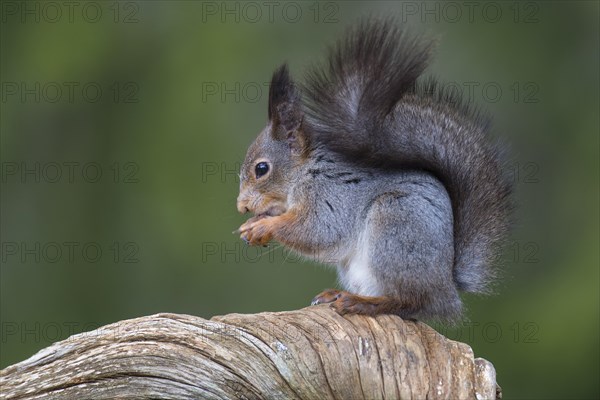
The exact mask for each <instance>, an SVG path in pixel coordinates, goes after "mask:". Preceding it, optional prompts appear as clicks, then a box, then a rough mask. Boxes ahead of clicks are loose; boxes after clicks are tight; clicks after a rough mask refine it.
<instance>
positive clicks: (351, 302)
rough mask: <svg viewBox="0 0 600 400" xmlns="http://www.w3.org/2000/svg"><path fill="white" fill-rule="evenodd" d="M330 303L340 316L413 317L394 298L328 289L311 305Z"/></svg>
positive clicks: (316, 297)
mask: <svg viewBox="0 0 600 400" xmlns="http://www.w3.org/2000/svg"><path fill="white" fill-rule="evenodd" d="M325 303H328V304H329V305H330V307H332V308H333V309H334V310H335V311H336V312H337V313H338V314H340V315H346V314H361V315H370V316H376V315H380V314H394V315H399V316H400V317H402V318H412V317H413V315H412V313H411V312H410V311H408V310H407V307H405V306H403V305H402V304H401V303H400V301H398V300H397V299H394V298H392V297H386V296H379V297H371V296H359V295H357V294H353V293H350V292H346V291H343V290H336V289H328V290H325V291H323V292H321V293H319V294H318V295H317V296H315V298H314V299H313V300H312V302H311V305H313V306H314V305H318V304H325Z"/></svg>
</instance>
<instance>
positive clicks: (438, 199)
mask: <svg viewBox="0 0 600 400" xmlns="http://www.w3.org/2000/svg"><path fill="white" fill-rule="evenodd" d="M432 48H433V41H432V40H429V39H424V38H423V37H422V36H409V35H408V34H407V33H406V31H405V30H404V29H402V28H400V27H398V26H397V25H396V24H395V23H394V21H393V20H392V19H387V20H377V19H366V20H362V21H361V22H360V23H359V24H358V25H357V26H356V27H354V28H351V29H350V30H349V31H348V32H347V35H346V36H345V37H344V38H343V39H342V40H339V41H338V42H337V43H336V45H335V46H333V47H332V48H330V51H329V55H328V58H327V62H326V64H325V65H323V64H313V65H312V66H311V67H309V69H308V72H307V74H306V79H305V82H304V83H302V84H299V85H298V84H295V83H294V81H293V80H292V78H291V77H290V73H289V70H288V67H287V64H283V65H282V66H281V67H279V68H278V69H277V70H276V71H275V72H274V73H273V76H272V79H271V83H270V87H269V101H268V123H267V125H266V127H265V128H264V130H263V131H262V132H261V133H260V134H259V135H258V137H257V138H256V139H255V141H254V142H253V143H252V144H251V146H250V147H249V149H248V151H247V154H246V158H245V161H244V162H243V164H242V166H241V173H240V194H239V196H238V198H237V208H238V210H239V211H240V212H241V213H246V212H252V213H253V214H254V216H253V217H252V218H250V219H249V220H247V221H246V222H245V223H244V224H243V225H242V226H241V227H240V228H239V229H238V231H237V232H238V233H240V235H241V238H242V239H243V240H245V241H246V242H247V243H248V244H250V245H263V246H264V245H266V244H267V243H268V242H270V241H271V240H275V241H278V242H279V243H281V244H283V245H284V246H286V247H288V248H290V249H292V250H293V251H295V252H298V253H300V254H301V255H303V256H306V257H308V258H310V259H314V260H317V261H320V262H323V263H325V264H333V265H335V266H336V268H337V272H338V278H339V283H340V285H341V287H342V288H343V290H337V289H328V290H325V291H323V292H322V293H320V294H319V295H317V296H316V297H315V298H314V299H313V301H312V303H311V304H312V305H317V304H323V303H328V304H329V305H330V306H331V307H333V308H334V309H335V310H336V311H337V312H338V313H339V314H342V315H344V314H365V315H371V316H375V315H379V314H395V315H399V316H400V317H402V318H405V319H432V320H438V321H442V322H444V321H445V322H450V323H453V322H457V321H458V320H459V319H460V318H461V317H462V315H463V306H462V302H461V298H460V296H459V291H465V292H473V293H484V294H486V293H489V292H490V285H491V283H493V281H494V278H495V276H496V275H497V274H496V273H495V271H494V269H493V268H492V264H493V260H494V257H495V256H496V255H497V252H498V251H499V247H500V245H501V244H502V242H503V240H504V239H505V238H506V236H507V233H508V230H509V226H510V222H509V220H510V212H511V209H512V202H511V192H512V185H511V182H510V180H509V179H508V177H507V176H506V174H505V173H504V164H503V163H504V162H503V155H504V151H503V148H502V147H501V146H500V145H499V144H497V143H495V142H492V141H491V139H490V138H489V133H488V132H489V130H490V123H489V117H487V116H485V115H484V114H482V113H481V112H479V111H478V110H477V109H476V108H474V107H472V106H470V105H469V104H467V103H466V102H465V101H463V100H461V98H460V96H458V95H457V94H456V93H452V92H449V91H448V90H445V89H444V88H443V87H442V86H441V85H440V84H439V83H437V81H436V80H434V79H433V78H427V79H419V77H420V76H421V74H422V73H423V71H424V70H425V68H426V67H427V65H428V63H429V60H430V56H431V52H432Z"/></svg>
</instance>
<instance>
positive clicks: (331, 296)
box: [310, 289, 342, 306]
mask: <svg viewBox="0 0 600 400" xmlns="http://www.w3.org/2000/svg"><path fill="white" fill-rule="evenodd" d="M341 296H342V291H341V290H337V289H327V290H324V291H322V292H321V293H319V294H318V295H316V296H315V297H314V298H313V299H312V301H311V302H310V305H311V306H316V305H319V304H326V303H333V302H334V301H336V300H337V299H339V298H340V297H341Z"/></svg>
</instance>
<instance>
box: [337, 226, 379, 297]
mask: <svg viewBox="0 0 600 400" xmlns="http://www.w3.org/2000/svg"><path fill="white" fill-rule="evenodd" d="M367 237H368V236H367V235H364V234H362V235H361V237H360V238H359V240H358V241H357V243H356V246H355V248H354V249H352V251H351V253H350V255H349V257H348V258H346V261H345V262H344V263H342V265H340V266H339V268H340V283H341V284H342V286H343V287H344V289H346V290H348V291H349V292H352V293H356V294H359V295H362V296H381V293H380V290H379V286H380V285H379V284H378V283H377V280H376V279H375V276H374V275H373V273H372V267H371V265H370V263H369V242H368V239H367Z"/></svg>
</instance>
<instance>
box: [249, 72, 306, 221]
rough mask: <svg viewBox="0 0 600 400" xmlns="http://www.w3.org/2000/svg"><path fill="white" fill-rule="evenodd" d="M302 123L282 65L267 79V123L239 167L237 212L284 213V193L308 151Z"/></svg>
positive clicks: (297, 97) (295, 95)
mask: <svg viewBox="0 0 600 400" xmlns="http://www.w3.org/2000/svg"><path fill="white" fill-rule="evenodd" d="M302 121H303V112H302V105H301V100H300V94H299V93H298V90H297V88H296V86H295V85H294V83H293V82H292V80H291V78H290V76H289V72H288V68H287V65H285V64H284V65H282V66H281V67H279V68H278V69H277V70H276V71H275V73H273V78H272V79H271V85H270V87H269V123H268V124H267V126H266V127H265V129H263V131H262V132H261V133H260V134H259V135H258V137H257V138H256V140H255V141H254V143H252V145H251V146H250V148H248V152H247V153H246V159H245V160H244V163H243V164H242V168H241V171H240V195H239V196H238V199H237V208H238V210H239V211H240V212H241V213H245V212H248V211H250V212H252V213H254V214H255V215H269V216H275V215H280V214H282V213H284V212H285V211H286V210H287V201H288V192H289V191H290V188H291V187H293V185H294V183H295V181H296V179H297V177H298V170H299V167H300V166H301V165H302V164H303V162H304V161H305V160H306V157H307V156H308V152H309V142H308V138H307V136H306V134H305V132H304V131H303V129H302Z"/></svg>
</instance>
